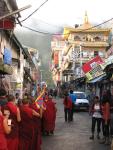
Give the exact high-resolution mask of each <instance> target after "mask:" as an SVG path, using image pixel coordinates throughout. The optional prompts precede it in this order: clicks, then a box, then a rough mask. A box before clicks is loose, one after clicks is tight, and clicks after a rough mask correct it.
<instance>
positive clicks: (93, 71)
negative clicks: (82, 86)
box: [82, 56, 104, 80]
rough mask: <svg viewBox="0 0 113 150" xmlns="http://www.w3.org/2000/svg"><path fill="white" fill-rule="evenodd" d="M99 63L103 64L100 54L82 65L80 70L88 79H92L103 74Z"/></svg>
mask: <svg viewBox="0 0 113 150" xmlns="http://www.w3.org/2000/svg"><path fill="white" fill-rule="evenodd" d="M101 64H103V60H102V59H101V57H100V56H97V57H95V58H94V59H92V60H90V61H88V62H87V63H85V64H84V65H83V66H82V70H83V72H84V73H85V75H86V77H87V79H88V80H92V79H94V78H97V77H99V76H101V75H102V74H104V72H103V67H102V65H101Z"/></svg>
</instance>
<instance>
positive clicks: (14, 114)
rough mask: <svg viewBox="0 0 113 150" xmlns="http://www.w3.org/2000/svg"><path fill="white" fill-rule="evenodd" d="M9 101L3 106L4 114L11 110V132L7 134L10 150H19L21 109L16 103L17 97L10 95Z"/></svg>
mask: <svg viewBox="0 0 113 150" xmlns="http://www.w3.org/2000/svg"><path fill="white" fill-rule="evenodd" d="M7 99H8V103H7V104H6V105H5V106H4V107H3V114H4V115H6V114H7V112H9V119H10V120H11V127H12V129H11V132H10V134H8V135H6V139H7V146H8V150H18V144H19V122H20V121H21V117H20V110H19V108H18V107H17V106H16V105H15V97H14V96H13V95H8V98H7Z"/></svg>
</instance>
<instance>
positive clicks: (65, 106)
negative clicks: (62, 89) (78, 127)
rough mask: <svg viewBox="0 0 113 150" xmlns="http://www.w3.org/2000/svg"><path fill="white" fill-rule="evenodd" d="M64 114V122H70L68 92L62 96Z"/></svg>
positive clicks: (70, 106)
mask: <svg viewBox="0 0 113 150" xmlns="http://www.w3.org/2000/svg"><path fill="white" fill-rule="evenodd" d="M63 104H64V115H65V122H67V121H68V122H70V121H71V119H72V118H71V114H72V100H71V99H70V97H69V95H68V93H67V94H65V97H64V101H63Z"/></svg>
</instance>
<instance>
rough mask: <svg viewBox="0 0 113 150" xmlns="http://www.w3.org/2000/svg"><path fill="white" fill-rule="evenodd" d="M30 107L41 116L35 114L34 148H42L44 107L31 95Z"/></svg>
mask: <svg viewBox="0 0 113 150" xmlns="http://www.w3.org/2000/svg"><path fill="white" fill-rule="evenodd" d="M30 108H32V109H33V110H35V111H36V112H37V113H39V114H40V117H37V116H33V126H34V144H33V150H34V149H35V150H41V144H42V137H41V118H42V107H41V106H40V105H39V104H38V103H35V99H34V98H33V97H31V104H30Z"/></svg>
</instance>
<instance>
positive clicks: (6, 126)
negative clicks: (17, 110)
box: [0, 106, 11, 150]
mask: <svg viewBox="0 0 113 150" xmlns="http://www.w3.org/2000/svg"><path fill="white" fill-rule="evenodd" d="M8 118H9V113H8V114H6V115H5V116H3V115H2V112H1V106H0V150H8V147H7V140H6V137H5V134H9V133H10V132H11V124H10V121H8Z"/></svg>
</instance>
